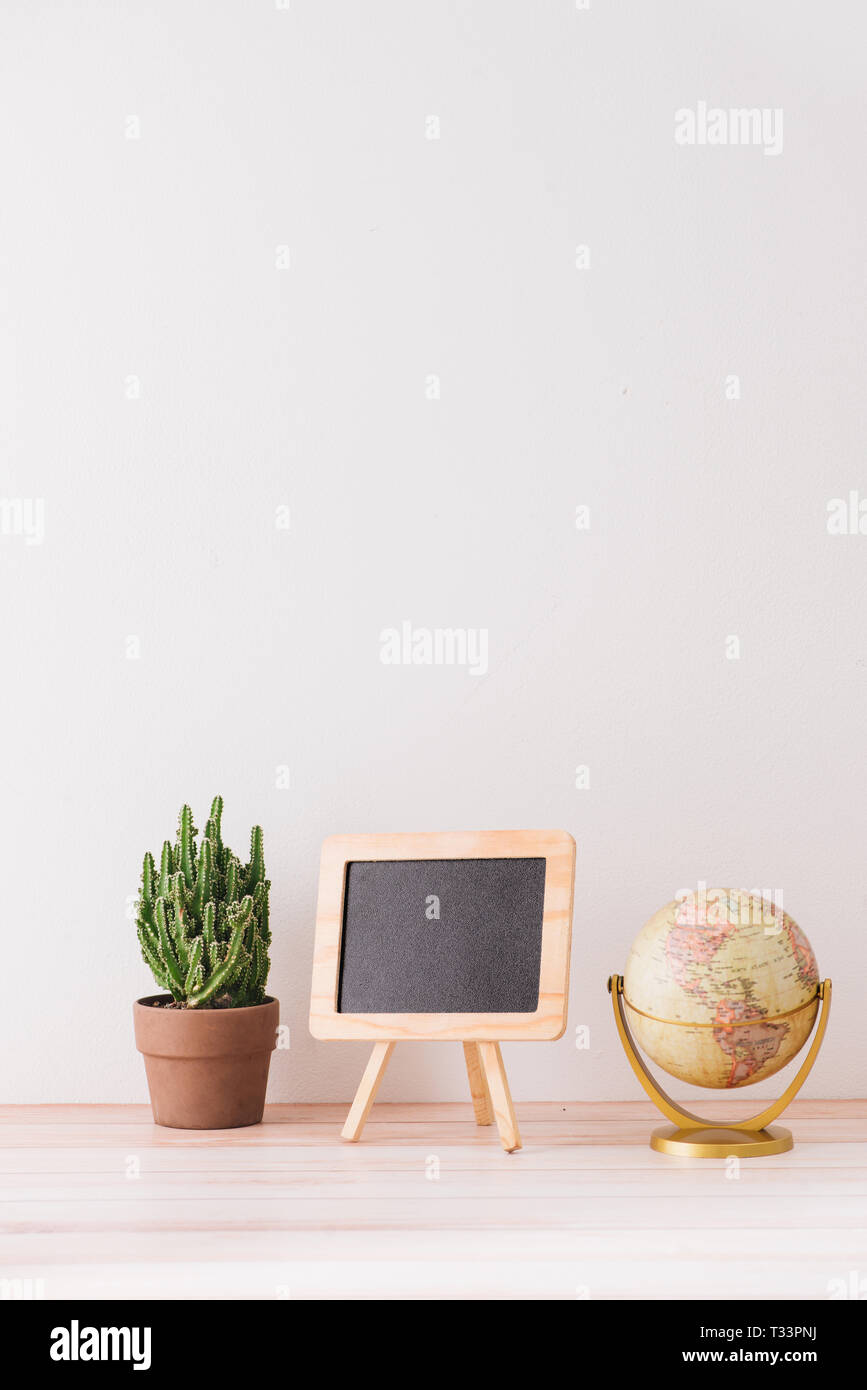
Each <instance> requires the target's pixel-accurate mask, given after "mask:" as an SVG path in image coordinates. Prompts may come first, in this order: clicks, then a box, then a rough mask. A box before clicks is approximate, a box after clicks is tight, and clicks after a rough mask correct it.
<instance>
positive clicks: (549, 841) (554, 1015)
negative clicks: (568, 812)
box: [310, 830, 575, 1043]
mask: <svg viewBox="0 0 867 1390" xmlns="http://www.w3.org/2000/svg"><path fill="white" fill-rule="evenodd" d="M529 858H539V859H541V858H544V859H545V861H546V864H545V898H544V906H543V917H542V953H541V961H540V969H539V1004H538V1007H537V1008H536V1010H535V1012H533V1013H500V1014H479V1013H443V1014H437V1013H425V1014H408V1013H376V1014H352V1013H339V1012H338V1009H337V998H338V989H339V984H340V949H341V942H342V937H343V910H344V893H345V887H346V866H347V864H351V863H354V862H358V861H365V860H366V861H373V860H401V859H529ZM574 881H575V841H574V840H573V838H572V836H571V835H569V834H567V832H566V831H564V830H482V831H448V832H419V833H410V834H394V835H332V836H331V837H330V838H329V839H327V840H326V841H325V843H324V844H323V846H322V859H321V863H320V870H319V900H318V905H317V910H316V938H315V946H314V953H313V982H312V989H311V997H310V1031H311V1033H312V1034H313V1036H314V1038H322V1039H326V1038H327V1039H344V1040H346V1041H359V1040H364V1039H366V1040H368V1041H374V1042H380V1043H394V1042H404V1041H412V1040H419V1041H420V1040H422V1039H428V1040H429V1039H436V1040H439V1041H448V1040H451V1041H457V1042H473V1043H482V1042H487V1043H496V1042H502V1041H510V1040H514V1041H532V1040H554V1039H556V1038H560V1037H562V1035H563V1033H564V1031H565V1029H566V1012H567V1007H568V997H569V956H570V948H571V942H572V905H573V893H574Z"/></svg>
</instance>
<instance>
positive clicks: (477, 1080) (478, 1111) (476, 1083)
mask: <svg viewBox="0 0 867 1390" xmlns="http://www.w3.org/2000/svg"><path fill="white" fill-rule="evenodd" d="M464 1061H465V1062H466V1064H467V1076H468V1077H469V1081H470V1093H471V1095H472V1097H473V1110H474V1111H475V1116H476V1124H477V1125H492V1124H493V1123H494V1109H493V1106H492V1105H491V1096H490V1092H489V1091H488V1083H487V1081H486V1080H485V1069H484V1067H483V1066H482V1059H481V1057H480V1055H479V1044H478V1043H474V1042H465V1043H464Z"/></svg>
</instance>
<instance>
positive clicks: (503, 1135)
mask: <svg viewBox="0 0 867 1390" xmlns="http://www.w3.org/2000/svg"><path fill="white" fill-rule="evenodd" d="M479 1052H480V1053H481V1058H482V1066H483V1067H484V1069H485V1076H486V1078H487V1082H488V1090H489V1091H490V1094H491V1102H492V1104H493V1107H494V1118H495V1119H496V1121H497V1128H498V1129H499V1131H500V1142H501V1143H502V1145H503V1148H504V1149H505V1150H506V1153H512V1152H513V1151H514V1150H515V1149H520V1147H521V1135H520V1132H519V1130H518V1121H517V1120H516V1119H515V1109H514V1106H513V1105H512V1097H511V1095H510V1094H509V1083H508V1081H507V1080H506V1069H505V1067H504V1066H503V1058H502V1054H501V1053H500V1044H499V1043H495V1042H483V1043H479Z"/></svg>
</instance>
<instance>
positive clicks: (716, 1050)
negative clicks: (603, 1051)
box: [609, 888, 831, 1157]
mask: <svg viewBox="0 0 867 1390" xmlns="http://www.w3.org/2000/svg"><path fill="white" fill-rule="evenodd" d="M609 987H610V989H611V991H612V996H613V1000H614V1010H615V1020H616V1021H617V1025H618V1030H619V1032H620V1036H621V1041H622V1042H623V1045H624V1047H625V1049H626V1052H627V1056H628V1057H629V1060H630V1062H631V1063H632V1065H633V1068H634V1070H635V1072H636V1075H637V1076H638V1079H639V1080H640V1081H641V1083H642V1085H643V1086H644V1088H645V1090H646V1091H647V1093H648V1095H650V1096H651V1098H652V1099H653V1100H654V1101H655V1102H656V1104H657V1105H658V1106H659V1108H660V1109H661V1110H662V1112H663V1114H665V1115H666V1116H667V1117H668V1118H669V1119H671V1120H673V1121H674V1122H675V1123H674V1126H673V1127H672V1126H666V1127H664V1128H662V1129H658V1130H655V1131H654V1134H653V1137H652V1138H651V1145H652V1147H654V1148H656V1149H659V1150H661V1151H662V1152H665V1153H675V1154H682V1155H687V1156H699V1157H721V1156H726V1155H729V1154H739V1155H741V1156H744V1157H749V1156H753V1155H755V1154H760V1153H765V1154H767V1153H781V1152H783V1151H784V1150H785V1149H789V1148H791V1147H792V1136H791V1134H790V1133H789V1131H788V1130H785V1129H782V1128H780V1127H776V1128H773V1129H771V1128H767V1126H768V1124H769V1121H770V1120H772V1119H775V1118H776V1116H777V1115H778V1114H780V1112H781V1111H782V1109H783V1108H784V1106H785V1105H787V1104H788V1103H789V1101H790V1100H791V1099H792V1096H793V1095H794V1094H795V1093H796V1091H798V1090H799V1089H800V1087H801V1085H802V1084H803V1081H804V1080H805V1079H806V1076H807V1073H808V1072H809V1070H810V1067H811V1066H812V1064H813V1061H814V1060H815V1056H816V1053H817V1052H818V1049H819V1046H820V1045H821V1041H822V1037H823V1035H824V1031H825V1026H826V1022H827V1016H828V1008H829V1005H830V997H831V985H830V981H829V980H826V981H824V982H822V983H820V981H819V972H818V969H817V966H816V958H815V956H814V954H813V949H812V947H811V945H810V943H809V941H808V940H807V937H806V936H805V934H804V932H803V931H802V930H801V928H800V927H799V926H798V924H797V923H796V922H794V921H793V920H792V918H791V917H789V915H788V913H786V912H783V910H782V908H780V907H779V906H777V904H775V903H771V902H770V901H769V900H767V899H765V898H762V897H760V896H758V895H757V894H754V893H748V892H743V891H737V890H734V889H728V888H720V889H701V890H699V891H698V892H695V893H687V894H683V895H681V896H680V897H678V898H677V899H675V901H674V902H671V903H668V904H666V906H665V907H663V908H661V909H660V910H659V912H656V913H654V915H653V916H652V917H651V918H650V921H649V922H647V923H646V924H645V926H643V927H642V929H641V931H640V932H639V933H638V936H637V937H636V938H635V941H634V942H633V944H632V949H631V951H630V953H629V958H628V960H627V963H626V971H625V974H624V975H623V976H622V977H621V976H612V978H611V980H610V981H609ZM821 1001H824V1008H823V1012H822V1018H821V1022H820V1026H819V1028H818V1029H817V1030H816V1037H815V1038H814V1041H813V1046H812V1047H811V1049H810V1053H809V1055H808V1057H807V1059H806V1061H805V1062H804V1065H803V1066H802V1068H801V1070H800V1072H799V1073H798V1076H796V1077H795V1080H794V1081H793V1082H792V1084H791V1085H790V1086H789V1088H788V1090H787V1091H786V1092H785V1094H784V1095H783V1097H782V1098H781V1099H780V1100H779V1101H775V1102H774V1104H773V1105H772V1106H769V1107H768V1108H767V1109H765V1110H764V1111H762V1112H761V1114H759V1115H756V1116H754V1117H753V1118H752V1119H751V1120H747V1121H739V1122H737V1123H735V1124H733V1125H731V1126H723V1127H720V1126H719V1125H717V1124H714V1123H713V1122H711V1121H707V1120H701V1119H700V1118H699V1117H698V1116H697V1115H692V1114H691V1113H690V1112H689V1111H687V1110H684V1109H682V1108H681V1107H680V1106H678V1105H676V1104H675V1102H674V1101H672V1100H671V1099H670V1097H668V1096H667V1095H666V1094H665V1092H664V1091H663V1090H662V1089H661V1087H659V1086H658V1084H657V1083H656V1082H655V1081H654V1079H653V1077H652V1076H651V1074H650V1072H648V1070H647V1068H646V1067H645V1066H644V1064H643V1062H642V1060H641V1058H640V1057H639V1056H638V1054H637V1052H636V1050H635V1044H637V1045H638V1046H639V1047H640V1048H641V1049H642V1050H643V1051H644V1052H646V1053H647V1055H648V1056H649V1057H650V1058H651V1060H652V1061H654V1062H655V1063H656V1064H657V1066H659V1067H661V1068H662V1070H663V1071H665V1072H668V1074H669V1075H670V1076H674V1077H677V1078H678V1080H680V1081H685V1082H688V1083H689V1084H690V1085H692V1086H707V1087H710V1088H712V1089H714V1090H729V1089H734V1088H738V1087H741V1086H751V1085H752V1084H753V1083H754V1082H756V1081H764V1080H765V1079H766V1078H767V1077H770V1076H773V1075H774V1073H775V1072H778V1071H779V1070H780V1068H781V1067H784V1066H785V1065H786V1063H787V1062H790V1061H791V1060H792V1058H793V1057H795V1056H796V1054H797V1053H798V1052H799V1051H800V1049H801V1048H802V1047H803V1045H804V1043H805V1042H806V1041H807V1038H808V1037H809V1036H810V1033H811V1031H812V1029H813V1025H814V1024H815V1022H816V1017H817V1014H818V1012H819V1005H820V1002H821Z"/></svg>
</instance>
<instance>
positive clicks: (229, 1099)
mask: <svg viewBox="0 0 867 1390" xmlns="http://www.w3.org/2000/svg"><path fill="white" fill-rule="evenodd" d="M157 999H159V1000H160V1001H161V1002H163V1001H165V1002H167V1003H171V996H170V995H168V994H151V995H148V996H147V997H146V998H144V999H139V1000H137V1001H136V1003H135V1005H134V1006H133V1013H134V1017H135V1045H136V1047H137V1048H138V1050H139V1052H141V1053H142V1054H143V1056H144V1059H145V1071H146V1072H147V1078H148V1090H149V1091H150V1097H151V1109H152V1110H153V1112H154V1120H155V1121H156V1123H157V1124H158V1125H168V1126H169V1128H171V1129H237V1128H239V1126H241V1125H257V1124H258V1123H259V1121H260V1120H261V1118H262V1112H263V1110H264V1108H265V1087H266V1086H267V1084H268V1068H269V1066H270V1064H271V1053H272V1051H273V1050H274V1048H275V1047H276V1045H277V1024H278V1022H279V1019H280V1005H279V1003H278V1002H277V1000H276V999H266V1000H265V1002H264V1004H252V1005H250V1007H248V1008H243V1009H155V1008H153V1007H152V1006H153V1003H154V1001H155V1000H157Z"/></svg>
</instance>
